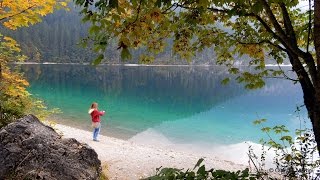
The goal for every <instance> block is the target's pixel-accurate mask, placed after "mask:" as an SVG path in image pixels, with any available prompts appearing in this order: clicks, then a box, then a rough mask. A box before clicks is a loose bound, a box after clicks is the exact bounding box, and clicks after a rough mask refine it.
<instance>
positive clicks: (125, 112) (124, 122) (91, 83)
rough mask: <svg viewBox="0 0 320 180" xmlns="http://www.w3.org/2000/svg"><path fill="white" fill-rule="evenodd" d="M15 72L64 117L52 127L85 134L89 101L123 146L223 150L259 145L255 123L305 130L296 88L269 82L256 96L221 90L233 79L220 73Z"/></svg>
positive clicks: (148, 69) (33, 68) (136, 69)
mask: <svg viewBox="0 0 320 180" xmlns="http://www.w3.org/2000/svg"><path fill="white" fill-rule="evenodd" d="M21 68H22V71H23V72H24V73H25V75H26V77H27V79H28V80H29V82H30V88H29V91H30V92H31V93H32V94H33V95H35V96H36V97H39V98H41V99H43V100H44V101H45V103H46V104H47V105H48V106H49V107H51V108H53V107H56V108H59V109H60V110H61V111H62V112H63V113H61V114H58V115H55V116H54V117H53V118H54V119H55V121H57V122H58V123H62V124H66V125H70V126H73V127H77V128H81V129H86V130H91V127H90V125H91V123H90V117H89V115H88V113H87V111H88V108H89V106H90V104H91V103H92V102H93V101H95V102H98V104H99V109H100V110H106V111H107V115H106V116H103V117H102V132H101V133H102V134H105V135H108V136H113V137H116V138H121V139H125V140H128V139H129V140H130V139H131V140H132V139H134V140H137V141H146V142H150V143H151V142H156V143H163V142H165V143H171V144H188V145H192V146H213V145H228V144H236V143H241V142H244V141H253V142H258V140H259V139H260V138H261V137H263V136H264V135H263V133H261V131H260V127H258V126H254V125H253V123H252V122H253V121H254V120H256V119H259V118H266V119H268V122H267V125H280V124H284V125H286V126H287V127H288V128H289V129H291V130H294V129H296V128H299V127H300V126H301V124H302V125H303V124H304V123H303V121H307V122H308V119H306V111H305V109H304V107H303V108H302V111H301V112H300V115H299V114H298V113H295V110H296V107H297V106H300V105H302V104H303V99H302V91H301V87H300V85H299V84H295V85H294V84H293V83H292V82H291V81H288V80H284V79H274V78H273V79H266V86H265V87H264V88H262V89H258V90H247V89H245V88H244V85H243V84H239V83H237V82H235V81H231V82H230V83H229V84H227V85H222V84H221V81H222V80H223V79H224V78H226V77H232V76H231V75H230V74H229V73H228V71H227V70H226V69H225V68H224V67H219V66H208V67H195V66H181V67H179V66H163V67H162V66H121V65H119V66H111V65H109V66H108V65H101V66H97V67H93V66H90V65H63V64H50V65H45V64H42V65H39V64H25V65H22V66H21ZM290 68H291V67H284V69H286V70H289V69H290ZM289 75H290V76H293V74H289ZM307 124H308V123H307ZM156 143H155V144H156Z"/></svg>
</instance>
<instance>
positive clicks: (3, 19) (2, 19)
mask: <svg viewBox="0 0 320 180" xmlns="http://www.w3.org/2000/svg"><path fill="white" fill-rule="evenodd" d="M35 6H36V5H32V6H30V7H28V8H26V9H24V10H22V11H20V12H17V13H15V14H12V15H9V16H6V17H2V18H0V22H1V21H5V20H6V19H9V18H12V17H14V16H17V15H19V14H22V13H24V12H26V11H27V10H29V9H32V8H34V7H35Z"/></svg>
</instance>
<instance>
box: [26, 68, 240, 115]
mask: <svg viewBox="0 0 320 180" xmlns="http://www.w3.org/2000/svg"><path fill="white" fill-rule="evenodd" d="M39 67H40V68H39ZM23 71H24V72H25V74H26V76H27V78H28V79H29V81H30V83H31V85H32V84H36V85H37V86H49V87H50V88H51V89H52V90H55V91H59V92H66V91H67V90H70V91H73V92H74V91H95V92H98V93H104V94H107V95H108V96H113V97H115V98H117V97H126V98H129V99H132V100H133V102H137V103H139V104H140V105H144V106H156V105H160V106H161V107H162V108H163V110H167V111H169V112H170V111H174V112H179V111H181V112H183V113H187V114H184V115H185V116H189V115H192V114H195V113H199V112H203V111H207V110H209V109H210V108H212V107H213V106H215V105H217V104H219V103H222V102H224V101H226V100H228V99H230V98H233V97H236V96H238V95H240V94H243V93H244V92H245V90H243V88H242V86H241V85H239V84H237V83H231V84H229V85H221V80H222V79H224V78H226V77H227V76H228V73H227V72H226V71H225V69H224V68H221V67H210V68H204V67H150V66H149V67H146V66H139V67H128V66H98V67H97V68H94V67H92V66H84V65H24V66H23ZM39 74H41V75H39ZM84 94H85V93H84Z"/></svg>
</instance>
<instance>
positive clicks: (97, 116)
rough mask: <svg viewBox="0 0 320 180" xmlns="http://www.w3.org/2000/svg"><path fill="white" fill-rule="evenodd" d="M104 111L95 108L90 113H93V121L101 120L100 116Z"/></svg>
mask: <svg viewBox="0 0 320 180" xmlns="http://www.w3.org/2000/svg"><path fill="white" fill-rule="evenodd" d="M104 113H105V112H104V111H98V110H96V109H95V110H93V111H92V112H91V113H90V115H91V119H92V122H100V116H103V115H104Z"/></svg>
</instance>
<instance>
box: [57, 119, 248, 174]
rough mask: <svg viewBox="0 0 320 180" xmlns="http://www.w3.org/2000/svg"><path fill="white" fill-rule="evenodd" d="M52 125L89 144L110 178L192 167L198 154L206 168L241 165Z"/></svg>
mask: <svg viewBox="0 0 320 180" xmlns="http://www.w3.org/2000/svg"><path fill="white" fill-rule="evenodd" d="M54 128H55V129H56V130H57V132H58V133H61V134H62V135H63V136H64V137H65V138H75V139H77V140H78V141H80V142H82V143H86V144H88V145H89V146H91V147H92V148H93V149H94V150H95V151H96V152H97V154H98V157H99V159H100V160H101V162H102V165H103V169H104V172H106V174H107V176H108V177H109V178H110V179H121V180H125V179H128V180H129V179H130V180H133V179H140V178H143V177H148V176H150V175H154V174H155V172H156V168H159V167H160V166H162V167H175V168H185V169H187V168H193V167H194V165H195V164H196V162H197V161H198V159H199V158H204V163H205V165H206V168H207V169H209V168H215V169H224V170H239V169H244V168H246V166H245V165H241V164H237V163H234V162H232V161H228V160H223V159H220V158H218V157H215V156H212V155H210V156H208V155H207V156H204V155H203V154H201V153H197V152H192V151H184V150H179V149H174V148H172V147H174V146H170V147H169V146H167V147H166V146H163V145H159V146H155V145H154V144H152V143H151V144H149V145H148V144H141V143H136V142H135V140H134V139H132V140H130V139H129V140H128V141H125V140H121V139H116V138H112V137H107V136H103V135H99V142H95V141H92V133H91V132H89V131H85V130H81V129H76V128H72V127H69V126H65V125H61V124H56V125H55V126H54Z"/></svg>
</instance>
